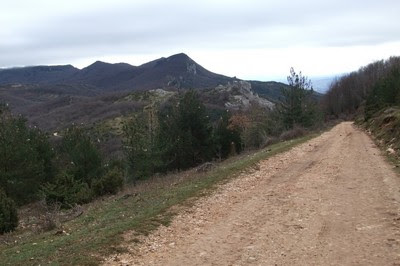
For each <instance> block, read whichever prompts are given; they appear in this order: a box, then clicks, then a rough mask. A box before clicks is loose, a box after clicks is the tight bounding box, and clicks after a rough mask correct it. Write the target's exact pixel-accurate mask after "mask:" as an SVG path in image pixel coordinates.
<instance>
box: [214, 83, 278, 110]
mask: <svg viewBox="0 0 400 266" xmlns="http://www.w3.org/2000/svg"><path fill="white" fill-rule="evenodd" d="M215 90H216V91H217V92H219V93H228V95H229V99H228V101H227V102H226V103H225V107H226V108H228V109H232V110H239V109H247V108H249V107H250V106H251V105H252V104H258V105H259V106H262V107H265V108H268V109H273V108H274V106H275V104H274V103H272V102H270V101H268V100H266V99H264V98H261V97H259V96H258V95H257V94H255V93H254V92H253V90H252V89H251V84H250V83H249V82H247V81H243V80H238V81H236V80H235V81H233V82H228V84H227V85H219V86H218V87H216V88H215Z"/></svg>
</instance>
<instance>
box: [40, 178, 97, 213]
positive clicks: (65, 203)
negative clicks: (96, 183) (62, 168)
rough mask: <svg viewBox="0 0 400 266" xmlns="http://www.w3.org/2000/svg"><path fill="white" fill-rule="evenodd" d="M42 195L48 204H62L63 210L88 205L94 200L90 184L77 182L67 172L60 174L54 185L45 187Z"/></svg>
mask: <svg viewBox="0 0 400 266" xmlns="http://www.w3.org/2000/svg"><path fill="white" fill-rule="evenodd" d="M42 194H43V197H44V199H45V200H46V203H47V204H49V205H51V204H55V203H60V204H61V207H63V208H70V207H72V206H73V205H75V204H82V203H88V202H90V201H91V200H92V199H93V193H92V191H91V189H90V188H89V186H88V184H87V183H85V182H82V181H80V180H76V179H75V178H74V176H73V175H71V174H69V173H67V172H61V173H60V174H58V175H57V176H56V179H55V182H54V183H48V184H46V185H44V186H43V187H42Z"/></svg>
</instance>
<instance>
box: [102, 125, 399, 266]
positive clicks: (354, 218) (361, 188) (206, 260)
mask: <svg viewBox="0 0 400 266" xmlns="http://www.w3.org/2000/svg"><path fill="white" fill-rule="evenodd" d="M392 168H393V166H391V165H389V164H388V163H387V162H385V160H384V158H383V157H382V156H381V155H380V151H379V150H378V149H377V148H376V146H375V145H374V144H373V142H372V141H371V140H370V138H369V137H368V136H367V135H366V134H365V133H364V132H362V131H360V130H358V129H356V128H355V127H354V126H353V125H352V124H351V123H348V122H346V123H341V124H339V125H338V126H336V127H334V128H333V129H332V130H331V131H329V132H326V133H324V134H322V135H321V136H319V137H317V138H315V139H313V140H311V141H309V142H307V143H305V144H302V145H300V146H298V147H296V148H294V149H292V150H290V151H288V152H286V153H282V154H279V155H277V156H274V157H272V158H269V159H267V160H265V161H262V162H260V164H259V169H257V170H254V171H252V172H251V173H247V174H243V175H242V176H240V177H239V178H237V179H234V180H233V181H231V182H229V183H227V184H224V185H222V186H221V187H220V188H219V189H218V190H217V191H216V192H215V193H214V194H213V195H212V196H210V197H206V198H203V199H200V200H199V201H198V202H197V203H196V204H195V206H194V207H192V208H190V209H188V210H185V211H183V212H182V213H181V214H179V215H178V216H176V217H175V219H174V221H173V222H172V224H171V225H170V226H169V227H161V228H159V230H157V231H156V232H155V233H154V234H152V235H150V236H149V237H147V238H146V239H143V242H142V243H141V244H139V245H138V244H134V245H133V244H129V241H127V244H126V247H127V248H128V250H129V253H125V254H119V255H115V256H112V257H110V258H108V259H107V260H106V262H105V264H114V265H127V264H128V265H400V212H399V211H400V192H399V189H400V178H399V176H397V175H396V174H395V173H394V172H393V169H392ZM126 237H127V239H129V234H127V236H126Z"/></svg>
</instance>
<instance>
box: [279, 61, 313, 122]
mask: <svg viewBox="0 0 400 266" xmlns="http://www.w3.org/2000/svg"><path fill="white" fill-rule="evenodd" d="M287 80H288V83H289V87H288V88H287V89H283V90H282V94H283V96H284V98H283V100H282V104H281V105H280V110H281V114H282V116H283V122H284V124H285V126H286V128H288V129H291V128H293V127H294V126H295V125H299V126H304V127H309V126H311V125H312V124H313V121H314V119H315V115H316V104H315V103H314V101H313V99H312V94H313V92H314V91H313V88H312V84H311V80H309V79H308V78H307V77H305V76H303V75H302V73H301V72H300V73H299V74H297V73H296V72H295V71H294V69H293V68H291V69H290V76H288V77H287Z"/></svg>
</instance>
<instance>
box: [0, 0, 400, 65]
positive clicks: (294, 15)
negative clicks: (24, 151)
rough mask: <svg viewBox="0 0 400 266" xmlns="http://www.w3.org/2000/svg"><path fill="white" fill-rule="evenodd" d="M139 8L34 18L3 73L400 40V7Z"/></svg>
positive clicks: (4, 55)
mask: <svg viewBox="0 0 400 266" xmlns="http://www.w3.org/2000/svg"><path fill="white" fill-rule="evenodd" d="M135 2H136V1H132V2H124V3H122V4H121V5H118V4H116V5H115V6H112V5H110V6H109V7H108V8H107V9H100V10H97V9H94V11H93V12H75V13H72V14H71V13H65V14H59V15H55V14H49V16H48V17H46V16H45V17H40V18H32V19H31V20H30V21H26V25H25V26H24V27H22V28H18V29H16V30H15V34H17V36H16V39H21V40H22V41H20V42H19V43H15V42H8V41H7V39H3V40H2V42H1V43H0V66H11V65H20V64H38V63H41V62H47V61H49V60H50V59H51V60H54V59H55V58H59V59H60V60H62V58H63V57H65V58H68V59H69V58H79V57H90V56H99V55H102V54H107V53H114V54H115V53H119V54H126V53H131V54H132V53H151V52H153V53H154V52H160V53H162V51H163V50H169V49H172V48H176V47H183V48H184V47H191V48H197V49H200V48H202V49H229V48H232V49H240V48H253V47H258V48H265V49H268V48H274V47H290V46H291V45H310V46H351V45H369V44H377V43H383V42H391V41H399V40H400V29H399V28H398V27H397V25H398V22H399V19H398V14H397V12H396V10H397V11H398V10H400V2H399V1H379V2H378V1H369V0H367V1H344V0H337V1H310V0H309V1H286V2H283V1H241V2H240V1H226V2H225V3H223V4H212V2H200V1H199V2H192V1H185V2H180V1H175V2H174V1H173V2H167V1H160V2H154V1H150V2H149V3H146V2H143V3H141V4H140V5H137V4H135ZM202 3H205V4H202ZM76 8H79V6H78V5H77V7H76ZM49 12H51V10H49ZM0 16H1V11H0ZM9 26H10V27H12V25H9ZM9 32H10V31H8V34H9ZM0 36H2V35H1V30H0ZM10 39H11V38H10ZM182 50H184V49H182ZM24 62H25V63H24Z"/></svg>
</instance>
